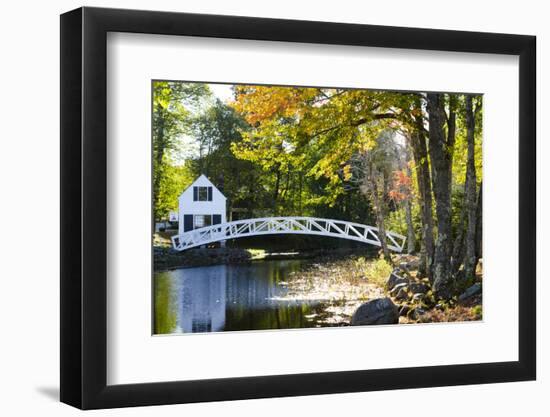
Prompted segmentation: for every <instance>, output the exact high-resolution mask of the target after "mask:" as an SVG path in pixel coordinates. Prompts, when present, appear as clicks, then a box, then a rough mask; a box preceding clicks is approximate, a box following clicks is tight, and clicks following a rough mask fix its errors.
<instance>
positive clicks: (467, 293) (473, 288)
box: [458, 282, 481, 301]
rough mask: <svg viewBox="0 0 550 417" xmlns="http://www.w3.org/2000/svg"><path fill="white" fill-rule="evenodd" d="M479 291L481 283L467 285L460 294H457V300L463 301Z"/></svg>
mask: <svg viewBox="0 0 550 417" xmlns="http://www.w3.org/2000/svg"><path fill="white" fill-rule="evenodd" d="M480 292H481V284H480V283H479V282H476V283H475V284H474V285H472V286H471V287H468V288H467V289H466V291H464V292H463V293H462V294H460V295H459V297H458V301H464V300H466V299H468V298H470V297H473V296H474V295H476V294H478V293H480Z"/></svg>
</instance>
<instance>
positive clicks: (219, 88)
mask: <svg viewBox="0 0 550 417" xmlns="http://www.w3.org/2000/svg"><path fill="white" fill-rule="evenodd" d="M232 85H233V84H208V86H209V87H210V89H211V90H212V93H214V95H215V96H216V97H217V98H219V99H220V100H221V101H223V102H224V103H225V102H227V100H229V99H232V98H233V92H232V91H231V86H232Z"/></svg>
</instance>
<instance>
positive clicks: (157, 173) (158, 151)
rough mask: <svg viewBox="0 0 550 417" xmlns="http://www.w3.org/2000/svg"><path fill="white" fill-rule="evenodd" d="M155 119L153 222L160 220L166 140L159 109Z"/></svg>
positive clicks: (162, 116) (161, 114)
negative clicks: (159, 210) (159, 209)
mask: <svg viewBox="0 0 550 417" xmlns="http://www.w3.org/2000/svg"><path fill="white" fill-rule="evenodd" d="M157 117H158V130H157V134H156V138H155V141H154V143H155V147H154V149H153V152H154V168H153V173H154V179H153V198H154V200H155V201H154V204H153V218H154V219H155V221H158V220H160V218H159V217H160V216H159V214H158V213H157V210H156V209H157V207H158V204H159V200H160V184H161V183H162V177H163V175H164V169H163V164H162V160H163V159H164V152H165V149H166V140H165V137H164V114H163V112H162V110H161V109H160V107H159V108H158V109H157ZM154 230H155V225H154V224H153V232H154Z"/></svg>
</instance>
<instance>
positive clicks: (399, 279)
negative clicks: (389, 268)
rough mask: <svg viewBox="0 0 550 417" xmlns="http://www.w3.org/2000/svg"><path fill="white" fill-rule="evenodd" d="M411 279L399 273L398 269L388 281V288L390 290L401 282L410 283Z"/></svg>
mask: <svg viewBox="0 0 550 417" xmlns="http://www.w3.org/2000/svg"><path fill="white" fill-rule="evenodd" d="M408 283H409V280H408V279H407V278H403V277H402V276H400V275H398V274H397V273H396V271H393V272H392V273H391V274H390V276H389V278H388V280H387V281H386V289H387V290H388V291H391V290H393V289H394V288H395V286H396V285H399V284H408Z"/></svg>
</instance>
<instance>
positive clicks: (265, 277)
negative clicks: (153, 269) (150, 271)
mask: <svg viewBox="0 0 550 417" xmlns="http://www.w3.org/2000/svg"><path fill="white" fill-rule="evenodd" d="M301 267H302V264H301V261H299V260H278V261H266V262H259V263H252V264H249V265H216V266H208V267H197V268H187V269H179V270H174V271H167V272H160V273H156V274H155V333H156V334H163V333H182V332H183V333H197V332H216V331H229V330H262V329H283V328H300V327H312V326H313V325H314V323H312V322H310V321H308V320H307V317H306V316H307V315H308V314H309V313H310V310H311V308H312V307H313V306H312V304H310V303H307V302H303V301H288V300H280V299H278V298H279V297H282V296H284V295H285V294H286V284H287V283H288V282H289V280H291V279H292V274H291V273H292V272H293V271H296V270H298V269H299V268H301Z"/></svg>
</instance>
